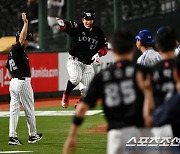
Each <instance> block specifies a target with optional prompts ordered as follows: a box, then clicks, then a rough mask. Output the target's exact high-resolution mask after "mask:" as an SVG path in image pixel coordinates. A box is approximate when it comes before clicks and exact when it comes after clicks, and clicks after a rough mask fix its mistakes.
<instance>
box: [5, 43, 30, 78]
mask: <svg viewBox="0 0 180 154" xmlns="http://www.w3.org/2000/svg"><path fill="white" fill-rule="evenodd" d="M6 68H8V69H9V71H10V73H11V75H12V77H13V78H21V77H30V76H31V74H30V66H29V59H28V56H27V55H26V53H25V52H24V49H23V47H22V46H21V44H20V42H18V43H16V44H15V45H13V46H12V48H11V51H10V52H9V54H8V60H7V63H6Z"/></svg>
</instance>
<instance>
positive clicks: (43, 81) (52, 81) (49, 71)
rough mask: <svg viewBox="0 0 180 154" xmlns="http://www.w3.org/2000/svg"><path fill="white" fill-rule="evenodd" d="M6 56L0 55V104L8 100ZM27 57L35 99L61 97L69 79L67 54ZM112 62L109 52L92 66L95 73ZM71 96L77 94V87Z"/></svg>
mask: <svg viewBox="0 0 180 154" xmlns="http://www.w3.org/2000/svg"><path fill="white" fill-rule="evenodd" d="M7 56H8V54H1V55H0V102H2V101H8V100H10V97H9V90H8V88H9V82H10V79H11V77H10V75H9V74H8V72H7V69H6V67H5V66H6V60H7ZM28 57H29V61H30V69H31V76H32V87H33V90H34V95H35V98H49V97H61V94H62V92H63V91H64V90H65V88H66V83H67V80H68V79H69V76H68V72H67V68H66V63H67V59H68V53H67V52H64V53H57V52H56V53H55V52H54V53H52V52H51V53H28ZM113 62H114V59H113V55H112V53H111V51H110V52H108V54H107V55H106V56H104V57H102V58H101V63H100V64H99V65H98V66H94V69H95V72H96V73H97V72H99V71H100V70H101V69H105V68H106V67H108V66H109V65H110V64H111V63H113ZM73 94H74V95H77V94H78V86H77V87H76V88H75V91H74V93H73Z"/></svg>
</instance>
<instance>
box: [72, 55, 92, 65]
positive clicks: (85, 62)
mask: <svg viewBox="0 0 180 154" xmlns="http://www.w3.org/2000/svg"><path fill="white" fill-rule="evenodd" d="M69 58H72V59H73V60H77V61H80V62H81V63H83V64H86V65H90V64H91V63H92V62H87V61H84V60H81V59H79V58H77V57H75V56H70V57H69Z"/></svg>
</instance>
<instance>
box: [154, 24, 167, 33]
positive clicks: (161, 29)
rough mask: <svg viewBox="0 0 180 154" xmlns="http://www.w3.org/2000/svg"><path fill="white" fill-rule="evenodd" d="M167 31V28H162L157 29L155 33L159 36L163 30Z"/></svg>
mask: <svg viewBox="0 0 180 154" xmlns="http://www.w3.org/2000/svg"><path fill="white" fill-rule="evenodd" d="M167 29H168V27H167V26H162V27H160V28H158V30H157V32H156V33H157V34H159V33H160V32H161V31H164V30H167Z"/></svg>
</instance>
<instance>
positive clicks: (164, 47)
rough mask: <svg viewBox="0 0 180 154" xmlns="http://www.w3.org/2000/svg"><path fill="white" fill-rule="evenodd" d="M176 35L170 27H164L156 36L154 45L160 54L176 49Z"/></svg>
mask: <svg viewBox="0 0 180 154" xmlns="http://www.w3.org/2000/svg"><path fill="white" fill-rule="evenodd" d="M176 40H177V33H176V31H175V30H174V29H173V28H171V27H166V28H164V29H162V30H161V31H159V32H158V33H157V34H156V45H157V46H158V48H159V49H160V50H161V51H162V52H167V51H173V50H174V49H175V48H176Z"/></svg>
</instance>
